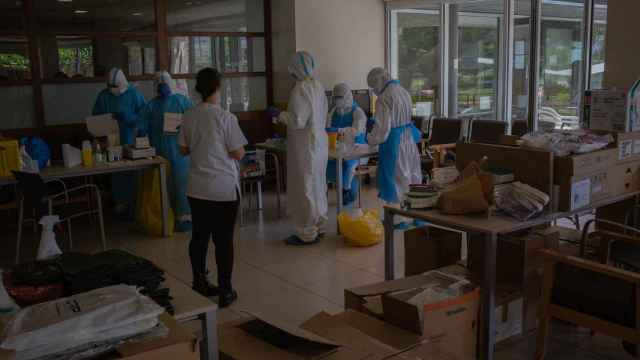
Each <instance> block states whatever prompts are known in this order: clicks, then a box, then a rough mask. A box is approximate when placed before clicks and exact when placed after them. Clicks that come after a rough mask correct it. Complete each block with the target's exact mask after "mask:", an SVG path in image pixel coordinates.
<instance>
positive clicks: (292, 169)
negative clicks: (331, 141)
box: [279, 51, 329, 245]
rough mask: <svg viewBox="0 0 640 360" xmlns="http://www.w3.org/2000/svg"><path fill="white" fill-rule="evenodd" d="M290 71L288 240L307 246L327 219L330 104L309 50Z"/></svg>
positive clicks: (297, 56)
mask: <svg viewBox="0 0 640 360" xmlns="http://www.w3.org/2000/svg"><path fill="white" fill-rule="evenodd" d="M289 73H290V74H291V75H292V76H293V77H294V78H295V80H296V84H295V86H294V88H293V90H292V91H291V96H290V98H289V106H288V109H287V111H283V112H282V113H281V114H280V116H279V121H280V122H282V123H284V124H286V126H287V207H288V209H289V210H290V213H291V214H292V216H293V223H294V226H295V233H294V235H292V236H290V237H289V238H287V239H286V240H285V242H286V243H287V244H289V245H307V244H313V243H315V242H317V241H318V240H319V238H320V236H321V235H322V234H323V232H324V230H323V227H324V224H325V222H326V221H327V211H328V209H327V208H328V205H327V183H326V171H327V161H328V156H329V154H328V150H329V149H328V140H327V133H326V131H325V125H326V121H327V112H328V104H327V97H326V96H325V91H324V87H323V86H322V84H320V82H319V81H318V80H315V79H314V74H315V62H314V60H313V57H312V56H311V55H310V54H309V53H307V52H305V51H301V52H297V53H296V54H295V55H294V56H293V58H292V59H291V63H290V65H289Z"/></svg>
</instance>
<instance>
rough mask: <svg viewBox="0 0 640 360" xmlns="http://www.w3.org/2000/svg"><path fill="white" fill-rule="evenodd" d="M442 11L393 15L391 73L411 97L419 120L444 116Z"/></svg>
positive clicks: (426, 10) (432, 10) (416, 10)
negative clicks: (441, 57) (441, 96)
mask: <svg viewBox="0 0 640 360" xmlns="http://www.w3.org/2000/svg"><path fill="white" fill-rule="evenodd" d="M439 9H440V7H439V6H433V7H431V8H429V7H427V8H425V9H411V10H393V11H391V44H392V45H391V73H392V76H393V77H394V78H395V79H399V80H400V83H401V84H402V86H403V87H404V88H405V89H407V91H409V93H410V94H411V98H412V100H413V115H415V116H424V117H429V116H431V115H432V114H435V113H440V76H441V67H440V63H441V61H440V56H441V55H440V54H441V49H440V36H441V32H440V23H441V16H440V10H439Z"/></svg>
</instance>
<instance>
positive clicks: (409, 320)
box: [382, 287, 480, 358]
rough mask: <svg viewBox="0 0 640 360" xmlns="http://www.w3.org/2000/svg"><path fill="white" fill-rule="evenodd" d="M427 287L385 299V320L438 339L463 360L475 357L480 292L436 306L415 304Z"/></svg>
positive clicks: (429, 337) (435, 304) (470, 292)
mask: <svg viewBox="0 0 640 360" xmlns="http://www.w3.org/2000/svg"><path fill="white" fill-rule="evenodd" d="M424 290H425V288H422V287H419V288H415V289H412V290H405V291H399V292H393V293H389V294H385V295H383V296H382V308H383V310H384V318H385V321H386V322H388V323H390V324H393V325H396V326H398V327H400V328H403V329H406V330H409V331H413V332H416V333H419V334H422V336H423V337H424V338H425V339H429V340H431V341H435V340H438V341H439V343H440V344H441V345H442V347H443V348H444V349H446V350H447V351H449V352H451V353H452V354H454V355H456V356H459V357H462V358H474V357H475V350H476V344H477V331H478V328H477V324H478V311H479V308H480V291H479V289H478V288H474V290H471V291H468V292H466V293H464V294H463V295H460V296H457V297H452V298H450V299H447V300H443V301H439V302H436V303H432V304H425V305H420V304H417V305H415V304H413V303H411V302H410V299H411V298H413V297H414V296H416V295H418V294H420V293H421V292H423V291H424Z"/></svg>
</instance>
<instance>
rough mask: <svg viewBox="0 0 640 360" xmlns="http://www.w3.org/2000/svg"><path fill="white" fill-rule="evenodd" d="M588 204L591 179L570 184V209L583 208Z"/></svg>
mask: <svg viewBox="0 0 640 360" xmlns="http://www.w3.org/2000/svg"><path fill="white" fill-rule="evenodd" d="M589 204H591V179H584V180H581V181H577V182H575V183H573V184H571V210H575V209H579V208H583V207H586V206H589Z"/></svg>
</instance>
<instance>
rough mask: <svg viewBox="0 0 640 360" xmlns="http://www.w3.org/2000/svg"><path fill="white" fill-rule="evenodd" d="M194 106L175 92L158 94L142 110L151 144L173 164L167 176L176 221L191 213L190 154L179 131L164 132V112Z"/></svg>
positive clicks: (179, 112) (178, 111)
mask: <svg viewBox="0 0 640 360" xmlns="http://www.w3.org/2000/svg"><path fill="white" fill-rule="evenodd" d="M192 107H193V103H192V102H191V100H189V99H188V98H187V97H185V96H183V95H181V94H173V95H171V96H169V97H167V98H162V97H156V98H155V99H153V100H151V101H150V102H149V103H148V104H147V106H145V108H144V110H143V111H142V119H143V122H144V124H145V126H146V129H147V131H148V134H149V140H150V141H151V145H152V146H154V147H155V148H156V152H157V154H158V155H160V156H162V157H164V158H165V159H167V160H168V161H169V164H170V165H171V171H170V176H169V177H168V179H167V180H168V183H167V185H168V187H169V198H170V201H171V206H172V207H173V209H174V211H175V213H176V220H177V221H180V219H181V218H182V217H183V216H185V215H190V214H191V209H190V208H189V202H188V200H187V181H188V176H189V167H190V161H189V157H187V156H182V154H180V147H179V145H178V136H177V134H168V133H165V132H164V114H165V113H175V114H183V113H185V112H186V111H187V110H189V109H190V108H192Z"/></svg>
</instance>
